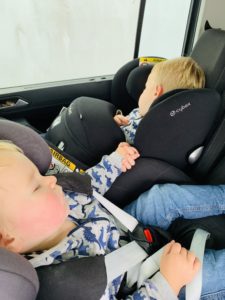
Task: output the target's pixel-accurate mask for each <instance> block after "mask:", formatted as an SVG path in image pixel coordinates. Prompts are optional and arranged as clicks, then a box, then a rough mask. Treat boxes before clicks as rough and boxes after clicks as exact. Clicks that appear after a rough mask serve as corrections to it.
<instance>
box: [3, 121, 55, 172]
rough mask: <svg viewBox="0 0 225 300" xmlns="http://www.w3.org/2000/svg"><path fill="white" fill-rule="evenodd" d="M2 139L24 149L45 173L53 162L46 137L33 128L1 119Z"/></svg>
mask: <svg viewBox="0 0 225 300" xmlns="http://www.w3.org/2000/svg"><path fill="white" fill-rule="evenodd" d="M0 139H1V140H4V139H5V140H11V141H12V142H14V144H16V145H17V146H19V147H20V148H21V149H23V151H24V154H25V155H26V156H27V157H28V158H29V159H30V160H32V161H33V163H34V164H35V165H36V166H37V167H38V169H39V171H40V172H41V173H42V174H44V173H45V172H46V171H47V170H48V167H49V165H50V162H51V157H52V156H51V152H50V150H49V148H48V145H47V143H46V142H45V141H44V139H43V138H42V137H41V136H40V135H39V134H38V133H37V132H35V131H34V130H33V129H31V128H29V127H27V126H24V125H21V124H19V123H16V122H13V121H9V120H6V119H0Z"/></svg>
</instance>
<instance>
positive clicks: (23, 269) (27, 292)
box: [0, 248, 39, 300]
mask: <svg viewBox="0 0 225 300" xmlns="http://www.w3.org/2000/svg"><path fill="white" fill-rule="evenodd" d="M38 289H39V281H38V277H37V273H36V271H35V270H34V268H33V267H32V266H31V264H30V263H29V262H28V261H27V260H26V259H25V258H23V257H22V256H21V255H19V254H16V253H12V252H10V251H7V250H5V249H3V248H1V249H0V299H2V300H34V299H36V296H37V292H38Z"/></svg>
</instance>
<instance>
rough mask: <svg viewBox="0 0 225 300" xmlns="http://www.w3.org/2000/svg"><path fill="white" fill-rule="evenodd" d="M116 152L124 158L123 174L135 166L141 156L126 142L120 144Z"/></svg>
mask: <svg viewBox="0 0 225 300" xmlns="http://www.w3.org/2000/svg"><path fill="white" fill-rule="evenodd" d="M116 152H117V153H118V154H119V155H120V156H121V157H122V168H121V170H122V172H126V171H127V170H129V169H131V168H132V167H133V166H134V165H135V159H137V158H138V157H139V156H140V154H139V153H138V151H137V149H136V148H134V147H132V146H130V145H129V144H128V143H126V142H122V143H120V144H119V146H118V147H117V149H116Z"/></svg>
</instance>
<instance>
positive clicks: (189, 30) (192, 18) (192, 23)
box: [182, 0, 202, 56]
mask: <svg viewBox="0 0 225 300" xmlns="http://www.w3.org/2000/svg"><path fill="white" fill-rule="evenodd" d="M201 3H202V0H192V1H191V5H190V10H189V15H188V21H187V27H186V31H185V36H184V43H183V49H182V55H184V56H188V55H189V54H190V52H191V50H192V48H193V43H194V38H195V31H196V26H197V22H198V17H199V11H200V7H201Z"/></svg>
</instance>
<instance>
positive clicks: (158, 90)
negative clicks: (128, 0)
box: [155, 85, 163, 98]
mask: <svg viewBox="0 0 225 300" xmlns="http://www.w3.org/2000/svg"><path fill="white" fill-rule="evenodd" d="M162 94H163V86H162V85H157V86H156V87H155V96H156V97H157V98H158V97H160V96H162Z"/></svg>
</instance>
